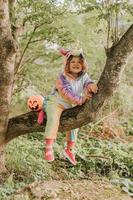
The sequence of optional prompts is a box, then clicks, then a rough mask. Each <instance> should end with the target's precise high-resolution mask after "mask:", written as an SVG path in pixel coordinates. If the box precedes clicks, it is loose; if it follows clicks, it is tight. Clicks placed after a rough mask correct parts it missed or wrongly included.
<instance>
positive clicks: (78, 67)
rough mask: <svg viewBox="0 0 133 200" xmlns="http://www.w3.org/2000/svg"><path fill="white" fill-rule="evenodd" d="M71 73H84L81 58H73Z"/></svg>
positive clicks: (70, 66) (70, 67)
mask: <svg viewBox="0 0 133 200" xmlns="http://www.w3.org/2000/svg"><path fill="white" fill-rule="evenodd" d="M69 69H70V73H74V74H78V73H79V72H81V71H82V62H81V60H80V58H78V57H73V58H72V60H71V61H70V65H69Z"/></svg>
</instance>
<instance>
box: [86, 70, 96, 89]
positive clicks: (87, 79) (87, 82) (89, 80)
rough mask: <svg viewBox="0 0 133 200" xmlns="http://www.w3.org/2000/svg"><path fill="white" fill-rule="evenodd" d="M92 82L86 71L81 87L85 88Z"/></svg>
mask: <svg viewBox="0 0 133 200" xmlns="http://www.w3.org/2000/svg"><path fill="white" fill-rule="evenodd" d="M91 83H94V81H92V80H91V79H90V77H89V75H88V74H87V73H86V74H85V75H84V77H83V88H84V89H87V87H88V85H89V84H91Z"/></svg>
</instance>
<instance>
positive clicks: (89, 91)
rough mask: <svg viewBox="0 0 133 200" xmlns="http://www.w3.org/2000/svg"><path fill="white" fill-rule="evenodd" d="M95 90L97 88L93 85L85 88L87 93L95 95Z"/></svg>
mask: <svg viewBox="0 0 133 200" xmlns="http://www.w3.org/2000/svg"><path fill="white" fill-rule="evenodd" d="M97 90H98V87H97V85H96V84H94V83H90V84H89V85H88V86H87V93H94V94H96V93H97Z"/></svg>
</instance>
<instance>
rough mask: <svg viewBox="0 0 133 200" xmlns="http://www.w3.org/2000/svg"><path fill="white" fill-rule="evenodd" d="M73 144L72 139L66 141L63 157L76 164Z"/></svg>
mask: <svg viewBox="0 0 133 200" xmlns="http://www.w3.org/2000/svg"><path fill="white" fill-rule="evenodd" d="M74 146H75V142H74V141H71V140H70V141H67V147H66V148H65V150H64V152H63V154H64V156H65V158H67V159H68V160H69V161H70V163H72V164H73V165H76V164H77V161H76V159H75V155H74V153H73V152H72V149H73V148H74Z"/></svg>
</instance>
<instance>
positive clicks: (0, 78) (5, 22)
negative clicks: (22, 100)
mask: <svg viewBox="0 0 133 200" xmlns="http://www.w3.org/2000/svg"><path fill="white" fill-rule="evenodd" d="M15 54H16V50H15V43H14V40H13V37H12V32H11V23H10V17H9V5H8V0H1V1H0V166H1V167H0V171H5V167H4V144H3V143H4V141H5V135H6V131H7V126H8V115H9V106H10V102H11V96H12V87H13V77H14V63H15ZM1 144H3V145H1Z"/></svg>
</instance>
